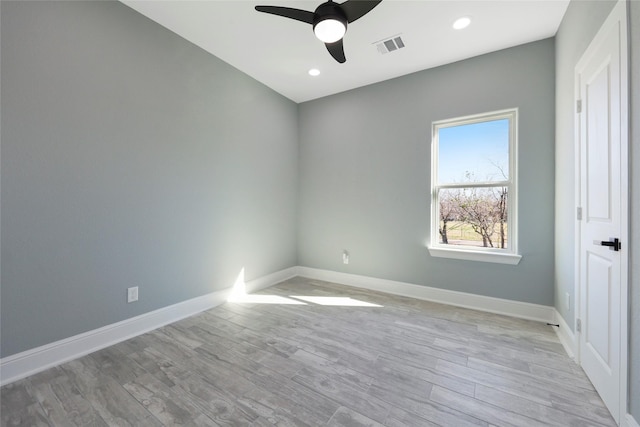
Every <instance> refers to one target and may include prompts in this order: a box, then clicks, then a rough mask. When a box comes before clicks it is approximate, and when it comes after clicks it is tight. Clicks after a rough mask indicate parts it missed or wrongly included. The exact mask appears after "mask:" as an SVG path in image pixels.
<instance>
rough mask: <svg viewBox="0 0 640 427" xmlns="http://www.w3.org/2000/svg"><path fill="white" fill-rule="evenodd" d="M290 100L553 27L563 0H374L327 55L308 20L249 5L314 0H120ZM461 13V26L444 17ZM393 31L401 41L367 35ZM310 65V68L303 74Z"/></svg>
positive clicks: (523, 39) (308, 4) (546, 33)
mask: <svg viewBox="0 0 640 427" xmlns="http://www.w3.org/2000/svg"><path fill="white" fill-rule="evenodd" d="M121 1H122V2H123V3H124V4H126V5H128V6H130V7H131V8H133V9H135V10H137V11H138V12H140V13H142V14H143V15H146V16H147V17H149V18H151V19H152V20H154V21H156V22H157V23H159V24H161V25H163V26H164V27H166V28H168V29H170V30H172V31H174V32H175V33H177V34H179V35H180V36H182V37H184V38H185V39H187V40H189V41H191V42H192V43H194V44H196V45H198V46H200V47H201V48H203V49H204V50H206V51H208V52H210V53H212V54H213V55H215V56H217V57H218V58H220V59H222V60H224V61H226V62H227V63H229V64H231V65H232V66H234V67H236V68H238V69H239V70H241V71H243V72H245V73H246V74H248V75H250V76H251V77H253V78H255V79H256V80H258V81H260V82H262V83H264V84H265V85H267V86H269V87H271V88H272V89H274V90H275V91H277V92H279V93H281V94H282V95H284V96H286V97H287V98H289V99H291V100H293V101H295V102H304V101H309V100H312V99H316V98H320V97H323V96H327V95H331V94H334V93H338V92H343V91H346V90H349V89H353V88H356V87H360V86H365V85H368V84H371V83H376V82H380V81H383V80H387V79H391V78H394V77H399V76H402V75H406V74H409V73H413V72H416V71H420V70H424V69H427V68H432V67H436V66H439V65H443V64H447V63H451V62H455V61H460V60H462V59H465V58H470V57H473V56H477V55H481V54H483V53H487V52H492V51H496V50H500V49H504V48H508V47H511V46H516V45H519V44H523V43H527V42H531V41H535V40H541V39H544V38H547V37H552V36H554V35H555V33H556V31H557V29H558V26H559V25H560V22H561V20H562V17H563V16H564V13H565V11H566V8H567V6H568V4H569V0H383V1H382V3H380V4H379V5H378V6H377V7H376V8H375V9H373V10H372V11H371V12H369V14H367V15H365V16H364V17H362V18H361V19H360V20H358V21H356V22H354V23H352V24H351V25H349V28H348V30H347V34H346V35H345V38H344V46H345V54H346V57H347V62H346V63H344V64H339V63H337V62H336V61H335V60H334V59H333V58H332V57H331V56H330V55H329V53H328V52H327V50H326V48H325V46H324V45H323V44H322V42H320V41H319V40H317V39H316V38H315V36H314V34H313V30H312V27H311V25H308V24H305V23H302V22H298V21H294V20H290V19H286V18H282V17H279V16H274V15H268V14H265V13H260V12H256V11H255V10H254V6H256V5H258V4H260V5H274V6H287V7H293V8H298V9H305V10H309V11H313V10H315V8H316V7H317V6H318V5H319V4H320V3H322V1H323V0H317V1H308V0H295V1H291V0H259V1H253V0H235V1H223V0H208V1H207V0H199V1H188V0H121ZM461 16H470V17H471V18H472V22H471V25H470V26H469V27H468V28H466V29H464V30H454V29H453V28H452V24H453V22H454V21H455V20H456V19H457V18H459V17H461ZM398 34H400V35H401V36H402V39H403V40H404V43H405V45H406V47H405V48H403V49H400V50H396V51H394V52H390V53H387V54H384V55H383V54H381V53H379V52H378V49H377V47H376V42H378V41H380V40H383V39H386V38H389V37H391V36H395V35H398ZM311 68H317V69H319V70H320V71H321V74H320V76H318V77H311V76H309V74H308V71H309V69H311Z"/></svg>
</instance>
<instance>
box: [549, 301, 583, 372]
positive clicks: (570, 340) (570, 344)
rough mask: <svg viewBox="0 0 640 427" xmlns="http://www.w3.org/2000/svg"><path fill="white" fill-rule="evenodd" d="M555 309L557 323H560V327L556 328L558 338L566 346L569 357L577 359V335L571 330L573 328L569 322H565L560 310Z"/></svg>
mask: <svg viewBox="0 0 640 427" xmlns="http://www.w3.org/2000/svg"><path fill="white" fill-rule="evenodd" d="M554 311H555V319H556V320H555V323H557V324H558V325H560V326H559V327H558V328H556V335H558V339H559V340H560V343H561V344H562V346H563V347H564V349H565V351H566V352H567V354H568V355H569V357H571V358H572V359H574V360H575V357H576V347H577V345H578V344H577V342H576V336H575V334H574V333H573V331H572V330H571V328H570V327H569V325H568V324H567V322H565V320H564V318H563V317H562V315H561V314H560V313H559V312H558V310H554ZM576 363H577V361H576Z"/></svg>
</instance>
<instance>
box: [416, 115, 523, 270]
mask: <svg viewBox="0 0 640 427" xmlns="http://www.w3.org/2000/svg"><path fill="white" fill-rule="evenodd" d="M502 119H507V120H509V179H508V180H506V181H497V182H495V181H494V182H474V183H443V184H440V183H439V182H438V136H439V131H440V129H443V128H449V127H455V126H462V125H469V124H474V123H482V122H488V121H494V120H502ZM517 149H518V109H517V108H511V109H507V110H500V111H493V112H489V113H482V114H475V115H471V116H465V117H457V118H454V119H447V120H440V121H435V122H433V123H432V128H431V242H430V244H429V245H428V249H429V253H430V254H431V256H434V257H442V258H453V259H460V260H468V261H481V262H493V263H499V264H510V265H516V264H518V263H519V262H520V260H521V259H522V256H521V255H519V254H518V211H517V207H518V185H517V177H518V170H517V166H518V164H517V163H518V162H517V159H518V152H517ZM496 184H497V185H499V186H503V187H507V189H508V190H507V191H508V198H507V209H508V211H507V212H508V216H507V230H509V244H508V247H507V248H505V249H501V248H485V247H474V246H463V245H449V244H443V243H440V237H439V236H440V234H439V231H438V230H439V227H440V203H439V201H438V192H439V190H441V189H448V188H473V187H475V188H488V187H495V186H496Z"/></svg>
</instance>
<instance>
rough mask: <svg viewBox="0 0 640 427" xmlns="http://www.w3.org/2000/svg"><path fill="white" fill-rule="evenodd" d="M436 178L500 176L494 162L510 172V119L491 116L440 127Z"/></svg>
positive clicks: (447, 180) (456, 179)
mask: <svg viewBox="0 0 640 427" xmlns="http://www.w3.org/2000/svg"><path fill="white" fill-rule="evenodd" d="M438 144H439V147H438V150H439V158H438V166H439V167H438V182H439V183H440V184H442V183H454V182H464V181H466V179H465V174H466V172H467V171H468V172H472V173H474V174H475V180H476V181H492V180H497V181H501V180H503V178H502V175H501V174H500V171H499V170H498V169H497V168H496V166H495V164H497V165H500V166H501V167H502V168H503V170H504V172H505V173H506V174H507V175H508V172H509V120H508V119H501V120H492V121H489V122H482V123H473V124H468V125H462V126H453V127H447V128H440V130H439V142H438Z"/></svg>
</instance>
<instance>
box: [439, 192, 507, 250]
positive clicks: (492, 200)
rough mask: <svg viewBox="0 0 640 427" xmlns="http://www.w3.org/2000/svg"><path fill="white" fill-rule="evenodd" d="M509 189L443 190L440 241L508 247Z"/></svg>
mask: <svg viewBox="0 0 640 427" xmlns="http://www.w3.org/2000/svg"><path fill="white" fill-rule="evenodd" d="M507 190H508V189H507V187H489V188H482V187H481V188H478V187H466V188H456V189H441V190H440V191H439V192H438V203H439V207H440V224H439V226H438V232H439V234H440V236H439V239H440V240H439V242H440V243H441V244H447V245H457V246H477V247H489V248H501V249H506V248H508V242H509V232H508V228H507V219H508V209H507V207H508V203H507V195H508V191H507Z"/></svg>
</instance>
